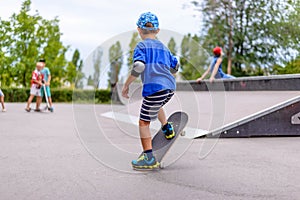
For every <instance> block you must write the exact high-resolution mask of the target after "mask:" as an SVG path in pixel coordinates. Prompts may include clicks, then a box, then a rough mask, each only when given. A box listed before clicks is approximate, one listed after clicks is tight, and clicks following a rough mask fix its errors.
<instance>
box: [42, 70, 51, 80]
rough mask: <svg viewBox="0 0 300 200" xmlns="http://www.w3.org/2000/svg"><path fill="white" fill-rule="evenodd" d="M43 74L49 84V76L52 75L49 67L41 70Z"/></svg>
mask: <svg viewBox="0 0 300 200" xmlns="http://www.w3.org/2000/svg"><path fill="white" fill-rule="evenodd" d="M41 73H42V74H43V76H44V80H45V81H46V82H47V81H48V79H49V76H50V75H51V74H50V70H49V68H48V67H45V68H44V69H42V70H41Z"/></svg>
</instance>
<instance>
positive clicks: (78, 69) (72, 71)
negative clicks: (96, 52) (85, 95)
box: [65, 49, 84, 88]
mask: <svg viewBox="0 0 300 200" xmlns="http://www.w3.org/2000/svg"><path fill="white" fill-rule="evenodd" d="M82 66H83V61H82V59H80V52H79V50H78V49H76V50H75V51H74V53H73V56H72V61H70V62H68V65H67V69H66V78H65V80H66V81H67V82H69V83H70V84H71V87H72V88H74V87H75V88H82V87H83V83H82V79H83V78H84V73H83V72H82Z"/></svg>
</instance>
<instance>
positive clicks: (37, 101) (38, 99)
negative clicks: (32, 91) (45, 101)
mask: <svg viewBox="0 0 300 200" xmlns="http://www.w3.org/2000/svg"><path fill="white" fill-rule="evenodd" d="M41 103H42V97H36V109H37V110H38V109H40V106H41Z"/></svg>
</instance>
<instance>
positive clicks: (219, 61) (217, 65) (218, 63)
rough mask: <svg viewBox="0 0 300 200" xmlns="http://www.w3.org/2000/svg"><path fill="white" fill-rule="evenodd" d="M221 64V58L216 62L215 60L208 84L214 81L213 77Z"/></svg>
mask: <svg viewBox="0 0 300 200" xmlns="http://www.w3.org/2000/svg"><path fill="white" fill-rule="evenodd" d="M221 63H222V58H219V59H218V60H217V63H216V64H215V66H214V70H213V72H212V74H211V76H210V79H209V80H210V82H213V81H214V80H215V76H216V74H217V72H218V68H219V66H220V64H221Z"/></svg>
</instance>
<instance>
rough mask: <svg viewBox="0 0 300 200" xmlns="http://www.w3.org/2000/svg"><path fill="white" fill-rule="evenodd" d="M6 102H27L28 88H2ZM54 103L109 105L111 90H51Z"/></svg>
mask: <svg viewBox="0 0 300 200" xmlns="http://www.w3.org/2000/svg"><path fill="white" fill-rule="evenodd" d="M2 91H3V93H4V95H5V101H6V102H26V101H27V99H28V97H29V92H30V89H28V88H2ZM51 95H52V99H53V102H64V103H69V102H72V101H74V102H78V103H109V102H110V100H111V95H110V91H109V90H73V89H51Z"/></svg>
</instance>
